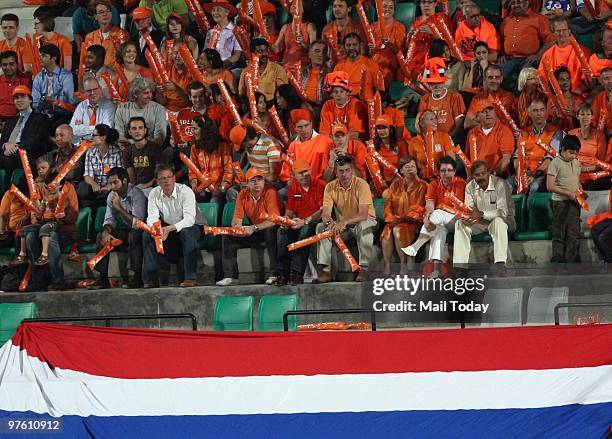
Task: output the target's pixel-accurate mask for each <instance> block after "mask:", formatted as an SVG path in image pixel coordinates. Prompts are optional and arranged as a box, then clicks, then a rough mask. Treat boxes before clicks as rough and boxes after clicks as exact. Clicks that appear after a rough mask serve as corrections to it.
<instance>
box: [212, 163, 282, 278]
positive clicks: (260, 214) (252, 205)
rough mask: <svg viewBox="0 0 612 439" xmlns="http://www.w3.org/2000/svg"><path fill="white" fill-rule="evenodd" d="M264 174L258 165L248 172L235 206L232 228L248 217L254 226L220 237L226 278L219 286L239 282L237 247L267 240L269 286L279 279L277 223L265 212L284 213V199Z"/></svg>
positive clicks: (240, 224) (269, 213) (271, 213)
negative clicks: (266, 217)
mask: <svg viewBox="0 0 612 439" xmlns="http://www.w3.org/2000/svg"><path fill="white" fill-rule="evenodd" d="M264 177H265V175H264V173H263V172H262V171H261V170H260V169H259V168H256V167H251V168H250V169H249V170H248V171H247V173H246V180H247V187H246V188H244V189H242V190H241V191H240V193H239V194H238V198H237V199H236V208H235V210H234V217H233V218H232V227H237V226H242V222H243V219H244V218H245V217H246V219H248V220H249V221H250V222H251V225H248V226H243V227H244V233H243V234H241V235H236V236H229V235H223V239H222V240H221V246H222V252H223V279H221V280H220V281H219V282H217V285H218V286H222V287H225V286H229V285H233V284H237V283H238V282H239V281H238V261H237V251H238V248H239V247H240V246H241V245H242V244H244V243H248V244H250V245H251V246H255V245H259V244H261V243H262V242H266V243H267V247H268V256H269V258H270V271H271V273H270V275H269V276H268V278H267V279H266V284H267V285H272V284H273V283H274V282H276V281H277V277H278V274H277V273H276V267H277V264H276V248H277V246H276V235H277V229H278V226H277V225H276V224H274V223H273V222H272V221H270V220H267V219H265V215H266V214H268V215H281V214H282V201H281V199H280V197H279V195H278V193H277V192H276V190H275V189H274V188H273V187H270V186H267V185H266V182H265V179H264Z"/></svg>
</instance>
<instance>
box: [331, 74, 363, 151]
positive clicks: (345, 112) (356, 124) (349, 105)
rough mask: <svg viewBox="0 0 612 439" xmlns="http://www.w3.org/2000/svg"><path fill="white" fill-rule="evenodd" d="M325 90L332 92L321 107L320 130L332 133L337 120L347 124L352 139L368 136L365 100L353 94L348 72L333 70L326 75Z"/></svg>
mask: <svg viewBox="0 0 612 439" xmlns="http://www.w3.org/2000/svg"><path fill="white" fill-rule="evenodd" d="M325 91H327V92H328V93H330V94H331V96H332V97H331V99H328V100H327V101H325V103H324V104H323V108H321V121H320V126H319V131H320V132H321V133H323V134H327V135H328V136H331V135H332V125H333V124H334V123H336V122H339V123H342V124H344V125H346V127H347V128H348V130H349V131H348V135H349V137H350V138H352V139H357V138H359V137H362V138H365V137H366V121H367V119H368V111H367V108H366V106H365V104H364V103H363V102H361V101H360V100H359V99H357V98H356V97H354V96H351V95H350V93H351V86H350V85H349V76H348V74H347V73H346V72H332V73H329V74H328V75H327V76H326V77H325Z"/></svg>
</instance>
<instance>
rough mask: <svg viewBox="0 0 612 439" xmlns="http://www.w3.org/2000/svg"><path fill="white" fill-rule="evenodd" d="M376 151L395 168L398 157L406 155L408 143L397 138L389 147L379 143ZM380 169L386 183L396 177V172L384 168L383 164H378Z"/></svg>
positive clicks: (397, 164) (397, 163)
mask: <svg viewBox="0 0 612 439" xmlns="http://www.w3.org/2000/svg"><path fill="white" fill-rule="evenodd" d="M378 153H379V154H380V155H381V156H382V158H384V159H385V160H387V161H388V162H389V163H391V164H392V165H393V166H395V167H396V168H397V167H398V166H399V161H400V158H402V157H405V156H407V155H408V144H407V143H406V142H405V141H404V140H402V139H398V140H397V141H396V142H395V145H393V147H392V148H389V147H388V146H386V145H381V147H380V149H379V150H378ZM380 170H381V171H382V173H383V177H384V179H385V181H386V182H387V183H391V182H392V181H393V179H395V177H397V174H396V173H394V172H392V171H390V170H389V169H387V168H385V167H384V166H383V165H380Z"/></svg>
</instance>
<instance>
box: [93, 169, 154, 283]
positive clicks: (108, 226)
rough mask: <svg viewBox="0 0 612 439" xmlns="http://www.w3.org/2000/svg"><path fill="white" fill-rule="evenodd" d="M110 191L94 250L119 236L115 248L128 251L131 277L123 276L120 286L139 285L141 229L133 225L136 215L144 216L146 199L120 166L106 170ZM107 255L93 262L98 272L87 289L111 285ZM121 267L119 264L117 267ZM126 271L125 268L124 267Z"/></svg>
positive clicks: (140, 277) (140, 281) (140, 280)
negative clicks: (97, 277)
mask: <svg viewBox="0 0 612 439" xmlns="http://www.w3.org/2000/svg"><path fill="white" fill-rule="evenodd" d="M108 183H109V184H110V187H111V192H110V193H109V194H108V198H107V199H106V214H105V215H104V228H103V229H102V231H101V232H100V233H98V236H97V237H96V252H98V251H100V250H101V249H102V247H104V246H105V245H106V244H108V243H110V242H111V241H112V240H113V239H120V240H122V241H123V243H122V244H121V245H120V246H119V247H115V250H117V251H120V252H125V251H127V252H129V254H130V268H131V269H132V271H133V272H134V277H132V278H131V279H130V280H129V281H128V279H123V282H122V284H121V287H122V288H142V286H143V284H142V230H141V229H137V228H136V227H134V222H135V218H138V219H139V220H141V221H144V220H145V217H146V216H147V198H146V197H145V195H144V194H143V192H142V190H140V188H138V187H137V186H134V185H133V184H131V183H130V182H129V179H128V173H127V171H126V170H125V169H123V168H119V167H116V168H113V169H111V170H110V172H109V173H108ZM109 256H110V255H106V256H105V257H104V258H102V260H101V261H100V262H98V264H97V265H96V267H95V268H96V270H97V271H98V272H99V273H100V278H99V279H98V281H97V282H96V283H95V284H93V285H92V286H90V287H89V288H90V289H99V288H110V285H109V282H108V260H109ZM120 268H121V267H120ZM124 271H125V273H127V270H124Z"/></svg>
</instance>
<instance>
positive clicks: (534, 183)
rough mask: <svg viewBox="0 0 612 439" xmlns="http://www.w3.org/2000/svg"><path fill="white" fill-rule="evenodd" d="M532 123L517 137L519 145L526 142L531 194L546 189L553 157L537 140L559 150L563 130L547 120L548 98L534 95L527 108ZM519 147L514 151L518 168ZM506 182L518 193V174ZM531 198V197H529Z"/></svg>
mask: <svg viewBox="0 0 612 439" xmlns="http://www.w3.org/2000/svg"><path fill="white" fill-rule="evenodd" d="M527 113H528V114H529V119H530V124H529V128H527V129H524V130H523V131H522V133H521V134H522V135H521V137H519V138H518V139H517V147H518V145H520V142H525V162H526V168H527V169H526V174H527V187H528V188H529V196H531V194H533V193H535V192H539V191H541V190H545V189H546V171H548V165H549V164H550V161H551V160H552V157H551V156H550V155H549V154H548V153H546V152H545V151H544V150H543V149H542V148H541V147H540V146H538V144H537V141H538V140H539V141H540V142H542V143H544V144H546V145H548V146H550V147H551V148H552V149H554V150H555V151H557V152H558V151H559V145H560V144H561V139H563V131H561V130H559V127H558V126H556V125H554V124H551V123H548V122H547V120H546V98H545V97H543V96H537V95H536V96H534V98H533V99H532V100H531V103H530V104H529V107H528V108H527ZM517 154H518V149H517V151H516V152H515V153H514V157H513V159H514V169H516V158H517ZM506 182H507V183H508V184H510V187H511V188H512V193H516V176H515V175H514V176H511V177H509V178H508V179H507V180H506ZM528 198H529V197H528Z"/></svg>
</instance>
